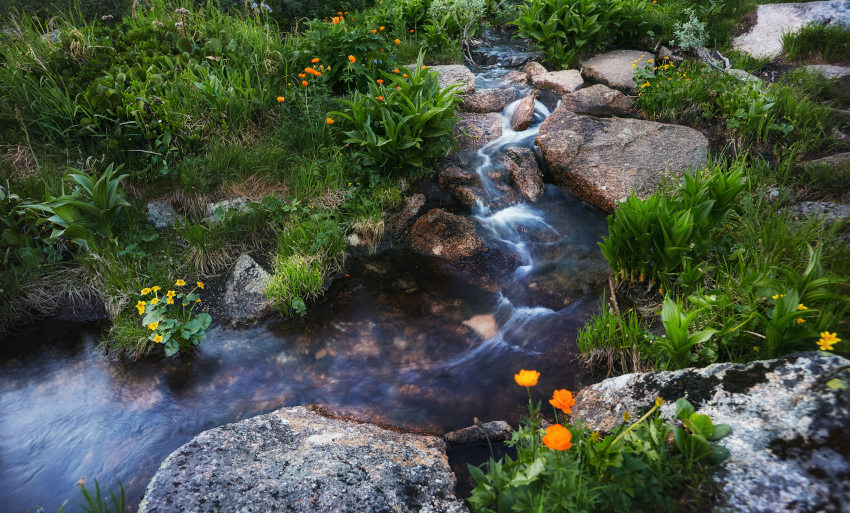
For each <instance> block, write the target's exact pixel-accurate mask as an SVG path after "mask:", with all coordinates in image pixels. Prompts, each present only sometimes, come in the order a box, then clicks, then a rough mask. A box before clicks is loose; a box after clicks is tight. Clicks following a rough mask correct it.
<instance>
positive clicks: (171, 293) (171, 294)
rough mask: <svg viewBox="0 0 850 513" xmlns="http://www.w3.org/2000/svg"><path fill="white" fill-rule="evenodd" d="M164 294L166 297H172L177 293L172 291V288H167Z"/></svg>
mask: <svg viewBox="0 0 850 513" xmlns="http://www.w3.org/2000/svg"><path fill="white" fill-rule="evenodd" d="M165 295H166V296H167V297H174V296H176V295H177V293H176V292H174V291H173V290H169V291H168V292H166V293H165Z"/></svg>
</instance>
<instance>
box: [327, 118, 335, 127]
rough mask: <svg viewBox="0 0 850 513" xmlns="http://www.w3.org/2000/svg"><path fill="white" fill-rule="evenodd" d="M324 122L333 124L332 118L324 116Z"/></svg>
mask: <svg viewBox="0 0 850 513" xmlns="http://www.w3.org/2000/svg"><path fill="white" fill-rule="evenodd" d="M325 123H327V124H329V125H333V124H334V120H333V118H326V119H325Z"/></svg>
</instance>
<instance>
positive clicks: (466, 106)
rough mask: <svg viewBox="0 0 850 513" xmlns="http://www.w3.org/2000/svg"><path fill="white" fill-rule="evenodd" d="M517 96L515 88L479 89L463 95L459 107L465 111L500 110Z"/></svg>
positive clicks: (517, 92)
mask: <svg viewBox="0 0 850 513" xmlns="http://www.w3.org/2000/svg"><path fill="white" fill-rule="evenodd" d="M517 98H519V91H518V90H516V89H502V88H497V89H481V90H477V91H475V92H472V93H470V94H467V95H464V97H463V103H462V104H461V109H463V110H465V111H466V112H478V113H485V112H502V111H503V110H505V107H506V106H507V105H508V104H509V103H510V102H512V101H514V100H516V99H517Z"/></svg>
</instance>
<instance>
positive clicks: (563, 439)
mask: <svg viewBox="0 0 850 513" xmlns="http://www.w3.org/2000/svg"><path fill="white" fill-rule="evenodd" d="M572 439H573V435H572V433H570V430H569V429H567V428H565V427H564V426H562V425H560V424H553V425H551V426H549V427H547V428H546V434H545V435H543V439H542V440H543V445H545V446H546V447H548V448H550V449H552V450H553V451H566V450H567V449H569V448H570V447H572V446H573V444H572V443H571V442H572Z"/></svg>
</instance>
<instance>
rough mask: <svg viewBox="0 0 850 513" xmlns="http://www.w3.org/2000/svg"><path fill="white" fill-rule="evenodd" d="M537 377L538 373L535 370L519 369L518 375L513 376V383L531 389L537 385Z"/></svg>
mask: <svg viewBox="0 0 850 513" xmlns="http://www.w3.org/2000/svg"><path fill="white" fill-rule="evenodd" d="M539 377H540V373H539V372H537V371H536V370H525V369H520V370H519V373H517V374H514V381H516V384H517V385H519V386H521V387H533V386H534V385H536V384H537V378H539Z"/></svg>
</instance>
